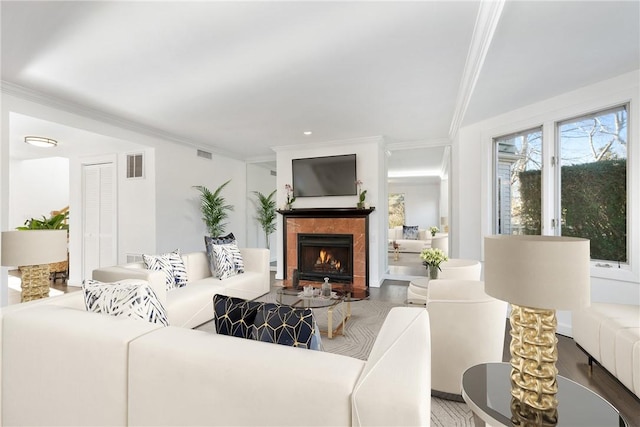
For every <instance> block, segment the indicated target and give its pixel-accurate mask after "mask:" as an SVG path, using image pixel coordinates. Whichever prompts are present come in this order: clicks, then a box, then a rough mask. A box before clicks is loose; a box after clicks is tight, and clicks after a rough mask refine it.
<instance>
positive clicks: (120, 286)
mask: <svg viewBox="0 0 640 427" xmlns="http://www.w3.org/2000/svg"><path fill="white" fill-rule="evenodd" d="M82 291H83V293H84V303H85V307H86V309H87V311H90V312H93V313H103V314H108V315H111V316H123V317H130V318H132V319H140V320H145V321H147V322H151V323H159V324H161V325H163V326H169V319H168V318H167V312H166V310H165V308H164V306H163V305H162V303H161V302H160V300H158V297H157V295H156V293H155V292H154V291H153V289H152V288H151V286H150V285H149V283H147V282H146V281H144V280H132V279H129V280H123V281H121V282H116V283H102V282H97V281H95V280H85V281H84V282H83V283H82Z"/></svg>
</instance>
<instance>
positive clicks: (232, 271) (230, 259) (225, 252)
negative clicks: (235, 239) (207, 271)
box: [212, 244, 238, 280]
mask: <svg viewBox="0 0 640 427" xmlns="http://www.w3.org/2000/svg"><path fill="white" fill-rule="evenodd" d="M212 249H213V257H214V264H215V266H216V270H215V276H216V277H217V278H218V279H220V280H224V279H226V278H229V277H231V276H235V275H236V274H237V273H238V271H236V265H235V264H234V255H233V249H232V244H228V245H213V246H212Z"/></svg>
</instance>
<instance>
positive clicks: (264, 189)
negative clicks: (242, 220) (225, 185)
mask: <svg viewBox="0 0 640 427" xmlns="http://www.w3.org/2000/svg"><path fill="white" fill-rule="evenodd" d="M276 185H277V182H276V177H275V176H273V175H271V169H269V168H265V167H263V166H258V165H255V164H251V163H249V164H247V247H256V248H265V247H267V245H266V242H265V236H264V231H263V230H262V227H261V226H260V224H259V223H258V221H257V220H256V216H257V214H256V208H257V206H258V202H257V197H256V195H255V194H254V193H253V191H259V192H260V193H262V194H263V195H265V196H268V195H269V194H271V192H272V191H273V190H275V189H276ZM275 197H276V198H275V199H274V200H277V197H278V195H277V194H276V196H275ZM276 203H277V202H276ZM277 233H278V230H277V229H276V231H274V232H273V233H271V235H270V236H269V247H270V251H271V256H270V259H271V261H275V260H276V258H277V254H278V242H277V240H278V239H277V237H276V236H277Z"/></svg>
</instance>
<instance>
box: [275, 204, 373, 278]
mask: <svg viewBox="0 0 640 427" xmlns="http://www.w3.org/2000/svg"><path fill="white" fill-rule="evenodd" d="M374 209H375V208H369V209H356V208H311V209H306V208H303V209H291V210H278V211H277V212H278V213H279V214H281V215H282V216H283V221H282V223H283V230H282V233H283V236H282V237H283V239H282V241H283V248H282V249H283V254H284V256H283V260H284V268H283V271H284V280H285V281H290V280H291V278H292V277H293V270H295V269H296V268H298V233H318V234H351V235H353V287H354V288H356V289H366V288H368V287H369V215H370V214H371V212H373V211H374Z"/></svg>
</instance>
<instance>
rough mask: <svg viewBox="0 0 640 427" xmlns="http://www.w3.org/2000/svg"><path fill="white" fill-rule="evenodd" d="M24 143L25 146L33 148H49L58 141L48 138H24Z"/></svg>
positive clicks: (54, 145)
mask: <svg viewBox="0 0 640 427" xmlns="http://www.w3.org/2000/svg"><path fill="white" fill-rule="evenodd" d="M24 142H26V143H27V144H31V145H33V146H34V147H41V148H51V147H56V146H57V145H58V141H56V140H53V139H49V138H43V137H41V136H25V137H24Z"/></svg>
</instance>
